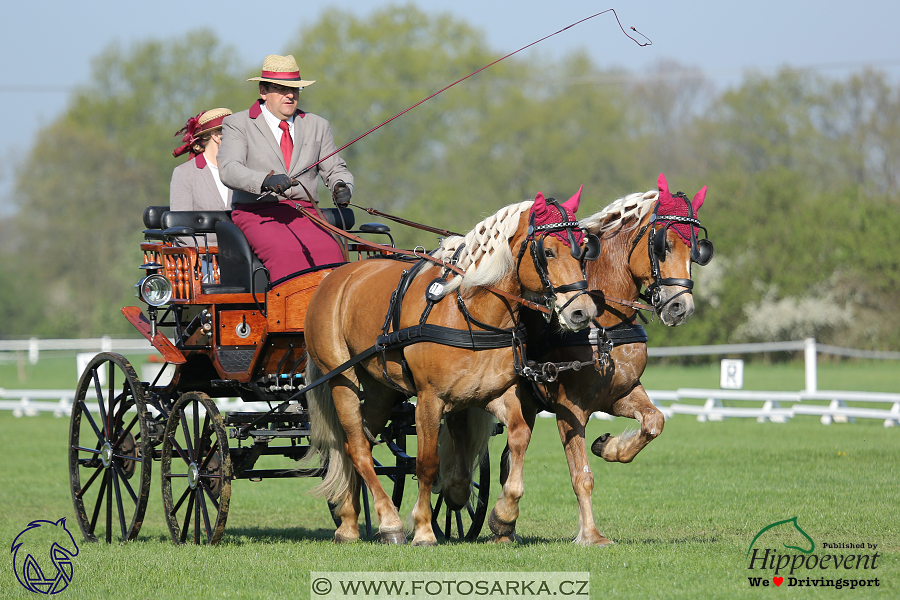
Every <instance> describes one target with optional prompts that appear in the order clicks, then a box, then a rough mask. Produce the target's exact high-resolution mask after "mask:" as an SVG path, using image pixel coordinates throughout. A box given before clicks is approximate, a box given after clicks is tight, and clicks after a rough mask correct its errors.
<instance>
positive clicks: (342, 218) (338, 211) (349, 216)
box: [322, 207, 356, 231]
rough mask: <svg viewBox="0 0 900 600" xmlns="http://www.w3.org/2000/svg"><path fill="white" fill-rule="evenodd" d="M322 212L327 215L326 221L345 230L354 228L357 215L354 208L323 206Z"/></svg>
mask: <svg viewBox="0 0 900 600" xmlns="http://www.w3.org/2000/svg"><path fill="white" fill-rule="evenodd" d="M322 214H323V215H325V220H326V221H328V222H329V223H331V224H332V225H334V226H335V227H340V228H341V229H343V230H344V231H347V230H349V229H352V228H353V224H354V223H356V216H355V215H354V214H353V209H352V208H346V207H345V208H323V209H322Z"/></svg>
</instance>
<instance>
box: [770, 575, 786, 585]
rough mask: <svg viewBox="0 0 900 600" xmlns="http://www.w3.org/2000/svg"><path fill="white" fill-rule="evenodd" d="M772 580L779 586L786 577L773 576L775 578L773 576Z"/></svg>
mask: <svg viewBox="0 0 900 600" xmlns="http://www.w3.org/2000/svg"><path fill="white" fill-rule="evenodd" d="M772 581H774V582H775V585H776V586H779V585H781V583H782V582H783V581H784V577H773V578H772Z"/></svg>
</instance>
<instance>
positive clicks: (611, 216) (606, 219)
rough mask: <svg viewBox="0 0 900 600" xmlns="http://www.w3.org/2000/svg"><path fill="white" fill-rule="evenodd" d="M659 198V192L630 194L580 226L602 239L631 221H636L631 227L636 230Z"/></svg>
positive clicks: (583, 221)
mask: <svg viewBox="0 0 900 600" xmlns="http://www.w3.org/2000/svg"><path fill="white" fill-rule="evenodd" d="M658 198H659V190H650V191H647V192H643V193H641V192H638V193H636V194H628V195H627V196H625V197H624V198H619V199H618V200H615V201H613V202H612V203H610V205H609V206H607V207H606V208H604V209H603V210H601V211H600V212H598V213H596V214H593V215H591V216H589V217H585V218H583V219H581V221H579V225H581V227H583V228H585V229H587V230H588V231H589V232H590V233H593V234H595V235H598V236H601V237H602V234H604V233H606V232H608V231H613V230H616V229H619V228H621V227H623V226H624V225H625V224H626V223H627V222H628V221H629V220H630V219H634V223H633V224H632V226H631V228H632V229H634V228H636V227H637V226H638V223H640V222H641V219H643V218H644V217H645V216H646V215H647V213H649V212H650V211H651V210H653V204H654V203H655V202H656V200H657V199H658Z"/></svg>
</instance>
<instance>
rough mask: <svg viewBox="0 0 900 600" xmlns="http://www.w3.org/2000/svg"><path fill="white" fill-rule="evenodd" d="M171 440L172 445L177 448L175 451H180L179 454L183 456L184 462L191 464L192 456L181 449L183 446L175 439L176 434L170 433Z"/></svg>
mask: <svg viewBox="0 0 900 600" xmlns="http://www.w3.org/2000/svg"><path fill="white" fill-rule="evenodd" d="M169 441H170V442H172V447H173V448H174V449H175V451H176V452H177V453H178V456H180V457H181V460H183V461H184V464H186V465H189V464H191V457H190V456H188V455H187V454H186V453H185V451H184V450H182V449H181V446H179V445H178V440H176V439H175V436H172V435H170V436H169Z"/></svg>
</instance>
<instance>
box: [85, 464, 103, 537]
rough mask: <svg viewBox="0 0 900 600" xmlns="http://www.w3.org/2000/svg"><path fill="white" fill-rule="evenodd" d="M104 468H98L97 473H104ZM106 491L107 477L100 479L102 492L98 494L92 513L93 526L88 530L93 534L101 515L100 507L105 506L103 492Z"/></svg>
mask: <svg viewBox="0 0 900 600" xmlns="http://www.w3.org/2000/svg"><path fill="white" fill-rule="evenodd" d="M103 472H104V469H97V474H100V473H103ZM104 493H106V477H104V478H103V479H102V480H101V481H100V492H99V493H98V494H97V504H95V505H94V514H93V515H91V526H90V528H89V529H88V531H90V532H91V534H93V533H94V531H95V530H96V529H97V518H98V517H99V516H100V509H101V508H102V507H103V494H104Z"/></svg>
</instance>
